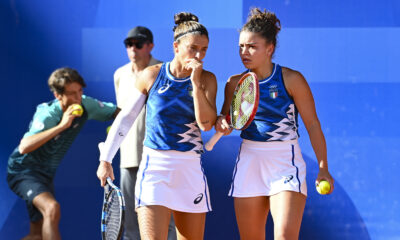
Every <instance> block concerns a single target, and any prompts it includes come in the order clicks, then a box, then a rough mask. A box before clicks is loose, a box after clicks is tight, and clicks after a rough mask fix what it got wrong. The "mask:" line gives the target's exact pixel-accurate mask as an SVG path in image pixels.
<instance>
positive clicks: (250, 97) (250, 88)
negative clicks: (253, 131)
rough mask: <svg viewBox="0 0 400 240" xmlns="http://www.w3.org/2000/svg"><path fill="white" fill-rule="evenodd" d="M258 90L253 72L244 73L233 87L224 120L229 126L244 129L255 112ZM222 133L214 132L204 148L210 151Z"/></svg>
mask: <svg viewBox="0 0 400 240" xmlns="http://www.w3.org/2000/svg"><path fill="white" fill-rule="evenodd" d="M259 98H260V90H259V86H258V80H257V75H256V74H255V73H253V72H248V73H246V74H244V75H243V76H242V77H241V78H240V80H239V82H238V83H237V85H236V87H235V91H234V92H233V98H232V102H231V106H230V108H229V113H228V115H227V116H226V121H227V122H228V124H229V125H230V127H231V128H233V129H236V130H244V129H246V128H247V127H248V126H249V125H250V123H251V121H253V119H254V116H255V115H256V112H257V107H258V100H259ZM222 135H224V134H223V133H222V132H216V133H215V134H214V136H212V137H211V139H210V140H209V141H208V142H207V143H206V145H205V148H206V149H207V151H211V150H212V149H213V148H214V145H215V144H216V143H217V142H218V140H219V139H220V138H221V137H222Z"/></svg>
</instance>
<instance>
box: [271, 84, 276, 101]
mask: <svg viewBox="0 0 400 240" xmlns="http://www.w3.org/2000/svg"><path fill="white" fill-rule="evenodd" d="M269 97H270V98H272V99H275V98H277V97H278V85H276V84H274V85H271V86H269Z"/></svg>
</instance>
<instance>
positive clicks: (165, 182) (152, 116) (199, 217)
mask: <svg viewBox="0 0 400 240" xmlns="http://www.w3.org/2000/svg"><path fill="white" fill-rule="evenodd" d="M208 42H209V39H208V32H207V29H206V28H205V27H204V26H203V25H201V24H200V23H199V22H198V18H197V17H196V16H195V15H193V14H191V13H178V14H176V15H175V27H174V42H173V50H174V53H175V56H174V59H172V61H170V62H166V63H163V64H158V65H154V66H150V67H147V68H146V69H145V70H144V71H143V73H142V74H141V75H140V76H139V78H138V80H137V82H136V83H137V84H136V89H132V97H131V101H130V104H128V105H129V106H127V107H126V108H125V106H124V109H123V110H122V111H121V113H120V114H119V115H118V117H117V118H116V120H115V121H114V123H113V125H112V127H111V129H110V132H109V134H108V136H107V139H106V141H105V143H104V144H103V145H102V146H101V147H100V164H99V168H98V170H97V176H98V177H99V179H100V180H101V185H102V186H103V185H104V183H105V180H106V178H107V177H111V178H112V179H113V178H114V175H113V170H112V166H111V161H112V158H113V157H114V155H115V153H116V152H117V150H118V148H119V146H120V144H121V141H122V140H123V139H124V136H125V135H126V133H127V132H128V131H129V129H130V127H131V126H132V123H133V122H134V120H135V119H136V117H137V115H138V113H139V112H140V111H141V109H142V107H143V105H144V103H145V102H146V106H147V108H146V110H147V112H146V134H145V140H144V148H143V157H142V161H141V163H140V166H139V171H138V175H137V181H136V187H135V202H136V211H137V213H138V219H139V229H140V235H141V239H167V233H168V223H169V220H170V216H171V214H173V217H174V220H175V225H176V230H177V231H176V232H177V237H178V239H193V240H196V239H199V240H200V239H203V236H204V226H205V217H206V212H208V211H211V205H210V196H209V193H208V185H207V179H206V177H205V175H204V172H203V168H202V165H201V158H200V154H201V153H202V152H203V142H202V140H201V133H200V130H203V131H208V130H210V129H212V127H213V126H214V124H215V121H216V118H217V115H216V106H215V97H216V90H217V82H216V78H215V76H214V74H213V73H211V72H209V71H206V70H204V69H203V62H202V60H203V58H204V57H205V55H206V52H207V48H208Z"/></svg>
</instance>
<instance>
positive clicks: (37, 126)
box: [7, 68, 119, 240]
mask: <svg viewBox="0 0 400 240" xmlns="http://www.w3.org/2000/svg"><path fill="white" fill-rule="evenodd" d="M48 84H49V87H50V90H51V91H52V92H53V93H54V96H55V99H54V100H52V101H50V102H47V103H42V104H39V105H38V106H37V108H36V112H35V114H34V116H33V119H32V121H31V123H30V125H29V130H28V132H26V133H25V135H24V136H23V138H22V140H21V142H20V144H19V146H18V147H17V148H16V149H15V150H14V151H13V153H12V154H11V156H10V158H9V160H8V168H7V172H8V174H7V182H8V184H9V186H10V188H11V190H12V191H13V192H15V193H16V194H17V195H18V196H19V197H21V198H22V199H24V200H25V202H26V205H27V208H28V212H29V217H30V222H31V223H30V233H29V234H28V235H27V236H26V237H25V238H24V239H25V240H33V239H55V240H57V239H60V238H61V237H60V233H59V230H58V223H59V220H60V206H59V203H58V202H57V200H56V199H55V197H54V186H53V179H54V176H55V174H56V170H57V168H58V166H59V164H60V162H61V160H62V158H63V156H64V155H65V153H66V152H67V150H68V148H69V147H70V146H71V144H72V142H73V141H74V139H75V137H76V136H77V135H78V133H79V132H80V130H81V129H82V127H83V125H84V124H85V122H86V121H87V120H88V119H95V120H99V121H107V120H112V119H113V118H114V117H115V116H116V115H117V114H118V112H119V108H117V107H116V106H115V105H114V104H111V103H105V102H100V101H98V100H96V99H94V98H91V97H88V96H85V95H82V94H83V90H82V89H83V87H85V86H86V84H85V82H84V80H83V78H82V77H81V76H80V75H79V73H78V72H77V71H76V70H74V69H71V68H60V69H57V70H55V71H54V72H53V73H52V74H51V75H50V78H49V80H48ZM73 104H79V105H81V106H82V107H83V114H82V115H76V114H75V113H73V111H74V107H73V106H72V105H73Z"/></svg>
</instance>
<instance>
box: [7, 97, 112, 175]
mask: <svg viewBox="0 0 400 240" xmlns="http://www.w3.org/2000/svg"><path fill="white" fill-rule="evenodd" d="M82 107H83V109H84V112H83V115H82V116H81V117H76V118H75V119H74V120H73V122H72V124H71V127H69V128H68V129H66V130H64V131H63V132H61V133H60V134H59V135H57V136H56V137H54V138H53V139H51V140H50V141H48V142H46V143H45V144H43V145H42V146H41V147H39V148H38V149H36V150H34V151H32V152H30V153H26V154H21V153H20V152H19V150H18V147H17V148H16V149H15V150H14V151H13V153H12V154H11V156H10V158H9V159H8V168H7V171H8V173H9V174H21V173H40V174H42V175H44V176H46V177H48V178H50V179H52V178H53V177H54V175H55V173H56V170H57V167H58V166H59V164H60V162H61V159H62V158H63V157H64V155H65V153H66V152H67V150H68V148H69V147H70V146H71V144H72V142H73V141H74V139H75V137H76V136H77V135H78V133H79V132H80V130H81V129H82V127H83V125H84V124H85V122H86V121H87V120H88V119H95V120H99V121H107V120H111V119H112V116H113V114H114V112H115V110H116V106H115V105H114V104H112V103H105V102H100V101H98V100H96V99H94V98H91V97H88V96H85V95H83V96H82ZM63 113H64V112H63V111H62V110H61V106H60V102H59V101H58V100H57V99H55V100H53V101H50V102H48V103H42V104H40V105H38V106H37V109H36V112H35V114H34V116H33V119H32V121H31V123H30V124H29V130H28V132H26V133H25V135H24V137H28V136H31V135H34V134H37V133H40V132H43V131H45V130H47V129H50V128H53V127H55V126H57V125H58V124H59V123H60V121H61V119H62V116H63Z"/></svg>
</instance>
